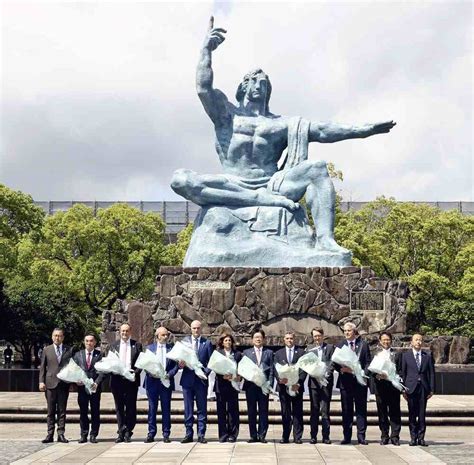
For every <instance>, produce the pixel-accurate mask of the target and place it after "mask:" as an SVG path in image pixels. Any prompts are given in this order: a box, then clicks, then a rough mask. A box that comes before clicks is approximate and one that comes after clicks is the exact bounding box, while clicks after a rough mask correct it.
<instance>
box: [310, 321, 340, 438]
mask: <svg viewBox="0 0 474 465" xmlns="http://www.w3.org/2000/svg"><path fill="white" fill-rule="evenodd" d="M311 336H312V337H313V344H311V345H309V346H308V347H307V348H306V351H307V352H314V353H315V354H316V355H317V356H318V357H319V358H320V359H321V361H323V362H324V363H326V365H327V367H328V376H327V381H328V384H327V385H326V386H321V385H320V384H319V383H318V381H317V380H316V378H312V377H311V376H310V377H309V381H308V388H309V398H310V401H311V403H310V409H311V410H310V411H311V414H310V424H311V441H310V442H311V444H317V442H318V430H319V415H320V414H321V426H322V437H323V443H324V444H331V440H330V439H329V436H330V431H331V419H330V416H329V410H330V407H331V399H332V388H333V385H334V374H333V371H334V367H333V365H332V362H331V357H332V354H333V353H334V346H333V345H332V344H327V343H326V342H324V330H323V328H319V327H318V328H313V330H312V331H311Z"/></svg>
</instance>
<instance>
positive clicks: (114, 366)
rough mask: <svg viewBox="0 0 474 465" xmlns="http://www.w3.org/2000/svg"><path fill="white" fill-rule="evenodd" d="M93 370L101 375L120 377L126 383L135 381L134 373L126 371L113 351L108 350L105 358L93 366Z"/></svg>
mask: <svg viewBox="0 0 474 465" xmlns="http://www.w3.org/2000/svg"><path fill="white" fill-rule="evenodd" d="M94 368H95V369H96V370H97V371H99V372H101V373H113V374H114V375H120V376H122V377H123V378H125V379H126V380H127V381H131V382H133V381H135V373H133V372H132V371H130V370H128V369H127V367H126V366H125V365H124V363H123V362H122V360H120V357H119V355H118V354H117V352H114V351H113V350H109V353H108V354H107V357H103V358H102V360H99V361H98V362H97V363H96V364H95V365H94Z"/></svg>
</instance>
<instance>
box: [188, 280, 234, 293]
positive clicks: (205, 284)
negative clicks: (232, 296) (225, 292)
mask: <svg viewBox="0 0 474 465" xmlns="http://www.w3.org/2000/svg"><path fill="white" fill-rule="evenodd" d="M187 284H188V291H197V290H204V289H211V290H214V289H230V283H226V282H224V281H188V283H187Z"/></svg>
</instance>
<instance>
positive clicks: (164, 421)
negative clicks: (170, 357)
mask: <svg viewBox="0 0 474 465" xmlns="http://www.w3.org/2000/svg"><path fill="white" fill-rule="evenodd" d="M146 394H147V396H148V434H149V435H150V436H153V437H155V436H156V432H157V428H156V413H157V411H158V402H160V404H161V431H162V433H163V437H164V438H168V437H169V435H170V434H171V395H172V394H173V391H172V389H171V388H167V387H165V386H163V385H162V384H161V383H160V385H159V386H157V387H156V388H154V389H153V390H149V389H147V391H146Z"/></svg>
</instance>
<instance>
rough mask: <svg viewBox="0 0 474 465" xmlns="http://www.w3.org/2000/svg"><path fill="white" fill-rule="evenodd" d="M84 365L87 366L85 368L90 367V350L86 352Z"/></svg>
mask: <svg viewBox="0 0 474 465" xmlns="http://www.w3.org/2000/svg"><path fill="white" fill-rule="evenodd" d="M86 366H87V369H89V368H90V367H91V353H90V352H87V360H86Z"/></svg>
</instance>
